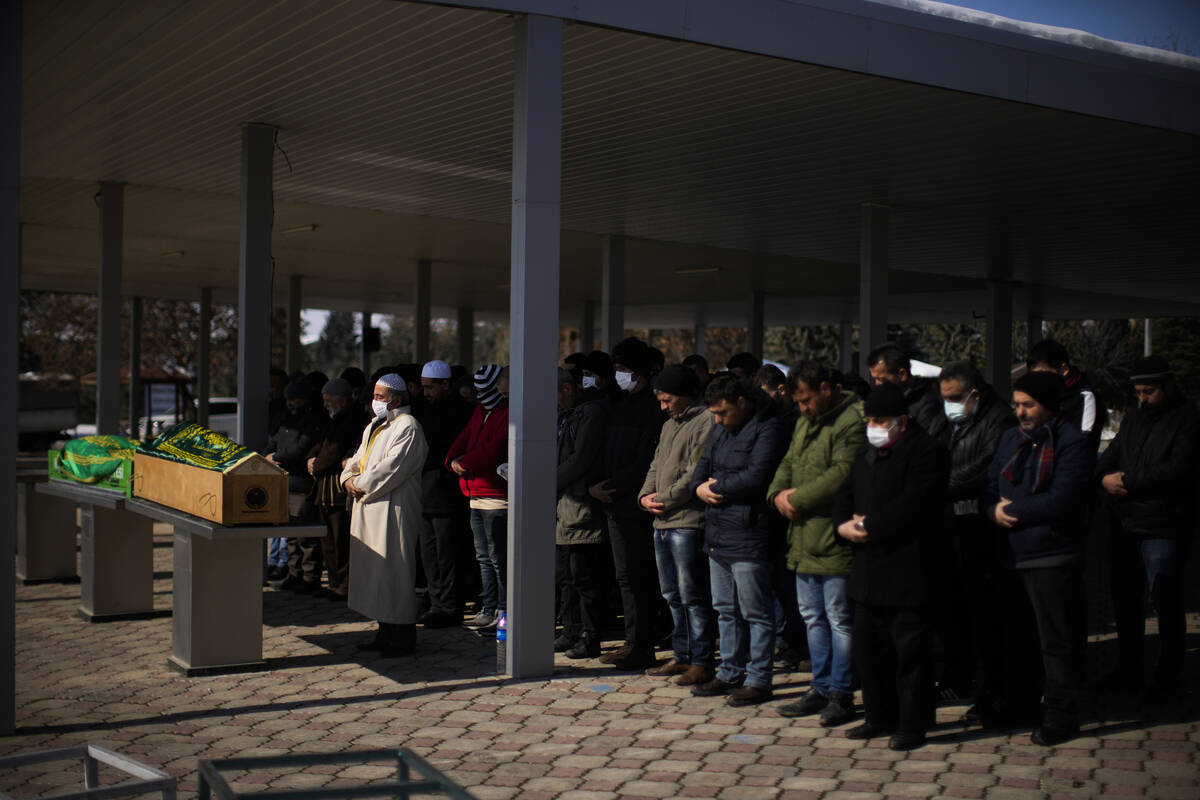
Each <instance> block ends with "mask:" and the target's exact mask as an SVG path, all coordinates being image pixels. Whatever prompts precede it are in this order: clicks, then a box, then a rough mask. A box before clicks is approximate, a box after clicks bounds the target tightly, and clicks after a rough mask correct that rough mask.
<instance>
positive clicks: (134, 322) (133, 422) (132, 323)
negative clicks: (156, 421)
mask: <svg viewBox="0 0 1200 800" xmlns="http://www.w3.org/2000/svg"><path fill="white" fill-rule="evenodd" d="M142 397H143V394H142V298H140V297H131V298H130V299H129V435H130V436H132V437H133V438H135V439H137V438H140V436H139V433H138V431H139V428H140V423H141V421H142ZM153 414H154V409H147V410H146V418H147V419H149V418H150V417H151V416H153Z"/></svg>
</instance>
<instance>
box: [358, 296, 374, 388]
mask: <svg viewBox="0 0 1200 800" xmlns="http://www.w3.org/2000/svg"><path fill="white" fill-rule="evenodd" d="M359 316H360V317H361V320H360V322H361V324H360V327H361V328H362V336H361V337H359V341H360V342H361V345H362V346H361V348H360V351H359V356H360V358H361V359H362V363H361V364H359V365H358V366H359V369H361V370H362V371H363V373H364V374H365V375H366V376H367V380H368V381H369V380H371V349H370V348H369V347H368V346H367V331H369V330H370V329H371V312H370V311H364V312H362V314H360V315H359Z"/></svg>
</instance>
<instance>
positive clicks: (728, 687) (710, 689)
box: [692, 678, 742, 697]
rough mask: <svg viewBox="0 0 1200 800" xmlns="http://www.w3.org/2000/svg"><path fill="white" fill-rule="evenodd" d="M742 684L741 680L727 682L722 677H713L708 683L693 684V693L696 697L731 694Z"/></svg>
mask: <svg viewBox="0 0 1200 800" xmlns="http://www.w3.org/2000/svg"><path fill="white" fill-rule="evenodd" d="M741 685H742V682H741V680H738V681H735V682H734V683H726V682H725V681H723V680H721V679H720V678H713V679H712V680H711V681H708V682H707V683H701V684H697V685H696V686H693V687H692V694H693V695H695V696H696V697H716V696H717V695H722V694H729V693H730V692H732V691H733V690H734V689H736V688H738V687H739V686H741Z"/></svg>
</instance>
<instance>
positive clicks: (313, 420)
mask: <svg viewBox="0 0 1200 800" xmlns="http://www.w3.org/2000/svg"><path fill="white" fill-rule="evenodd" d="M328 423H329V416H328V415H327V414H326V413H325V411H324V410H321V411H317V410H316V409H311V410H305V411H302V412H301V413H299V414H292V413H291V412H289V413H288V414H286V415H285V416H284V418H283V420H282V421H281V422H280V423H279V428H278V429H276V431H275V432H274V433H272V434H271V437H270V438H269V439H267V446H266V448H264V449H263V454H264V455H267V454H272V453H273V454H274V457H275V463H276V464H278V465H279V466H281V467H283V468H284V469H286V470H287V473H288V491H289V492H303V493H304V494H308V493H309V492H310V491H312V488H313V479H312V476H311V475H309V474H308V458H309V454H310V453H311V452H312V450H313V448H314V447H316V445H317V443H318V442H320V441H321V439H322V438H323V437H324V435H325V428H326V426H327V425H328Z"/></svg>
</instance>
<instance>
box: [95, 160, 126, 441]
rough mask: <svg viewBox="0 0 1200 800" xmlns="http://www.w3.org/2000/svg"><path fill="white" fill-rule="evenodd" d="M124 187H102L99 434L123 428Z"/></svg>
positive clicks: (98, 377) (97, 423)
mask: <svg viewBox="0 0 1200 800" xmlns="http://www.w3.org/2000/svg"><path fill="white" fill-rule="evenodd" d="M124 232H125V184H123V183H116V182H114V181H105V182H104V183H101V184H100V280H99V284H98V287H97V291H96V293H97V295H98V300H99V315H98V319H97V336H96V433H100V434H116V433H120V432H121V430H120V427H121V260H122V256H123V255H124V242H123V241H122V239H123V237H124Z"/></svg>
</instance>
